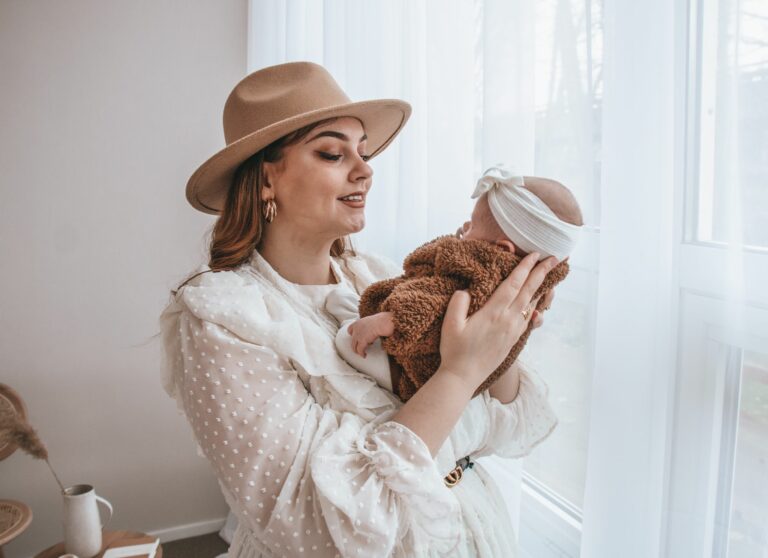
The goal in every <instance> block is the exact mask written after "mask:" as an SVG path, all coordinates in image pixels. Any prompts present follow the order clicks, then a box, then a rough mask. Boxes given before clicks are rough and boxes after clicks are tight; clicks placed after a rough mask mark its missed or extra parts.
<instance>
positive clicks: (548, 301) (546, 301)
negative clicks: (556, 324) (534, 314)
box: [541, 289, 555, 310]
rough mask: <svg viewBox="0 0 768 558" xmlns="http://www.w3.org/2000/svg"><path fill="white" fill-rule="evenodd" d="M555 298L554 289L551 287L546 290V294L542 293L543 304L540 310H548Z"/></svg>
mask: <svg viewBox="0 0 768 558" xmlns="http://www.w3.org/2000/svg"><path fill="white" fill-rule="evenodd" d="M554 299H555V289H551V290H550V291H548V292H547V294H545V295H544V304H543V305H542V308H541V309H542V310H549V307H550V306H552V301H553V300H554Z"/></svg>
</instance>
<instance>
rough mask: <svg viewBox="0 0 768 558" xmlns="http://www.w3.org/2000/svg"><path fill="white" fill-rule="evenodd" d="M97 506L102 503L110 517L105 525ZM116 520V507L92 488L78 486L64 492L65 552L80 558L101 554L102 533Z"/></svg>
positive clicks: (89, 486) (89, 557) (88, 485)
mask: <svg viewBox="0 0 768 558" xmlns="http://www.w3.org/2000/svg"><path fill="white" fill-rule="evenodd" d="M97 502H101V503H102V504H103V505H104V506H105V507H106V508H107V510H109V517H108V518H107V520H106V521H105V522H104V524H102V523H101V518H100V517H99V508H98V505H97ZM110 519H112V504H110V503H109V502H108V501H107V500H105V499H104V498H102V497H101V496H97V495H96V492H95V491H94V490H93V487H92V486H91V485H90V484H76V485H74V486H70V487H69V488H66V489H65V490H64V551H65V552H70V553H72V554H76V555H77V556H79V557H80V558H93V556H96V555H97V554H98V553H99V552H101V545H102V540H101V529H102V528H103V527H104V525H106V524H107V523H108V522H109V520H110Z"/></svg>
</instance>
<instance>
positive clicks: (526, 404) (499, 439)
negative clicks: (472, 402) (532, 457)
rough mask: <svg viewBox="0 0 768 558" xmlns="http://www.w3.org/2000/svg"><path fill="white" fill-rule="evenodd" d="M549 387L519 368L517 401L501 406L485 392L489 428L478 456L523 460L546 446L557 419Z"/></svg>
mask: <svg viewBox="0 0 768 558" xmlns="http://www.w3.org/2000/svg"><path fill="white" fill-rule="evenodd" d="M548 396H549V387H548V386H547V384H546V383H545V382H544V380H543V379H542V378H541V376H539V374H538V373H537V372H535V371H534V370H533V369H530V368H528V367H526V366H523V365H522V364H521V365H520V387H519V391H518V394H517V397H515V399H513V400H512V401H510V402H509V403H502V402H501V401H499V400H498V399H496V398H495V397H493V396H491V395H490V393H489V391H488V390H485V391H483V392H482V398H483V401H484V403H485V405H486V409H487V413H488V420H489V427H488V429H487V431H486V437H485V440H484V442H483V443H482V444H481V446H480V447H479V448H478V450H477V455H478V456H483V455H498V456H500V457H524V456H526V455H528V454H529V453H531V451H532V450H533V448H534V447H536V446H537V445H538V444H540V443H541V442H543V441H544V440H545V439H546V438H547V437H548V436H549V435H550V434H551V433H552V432H553V431H554V429H555V427H556V426H557V424H558V418H557V416H556V415H555V412H554V410H553V409H552V407H551V406H550V404H549V399H548Z"/></svg>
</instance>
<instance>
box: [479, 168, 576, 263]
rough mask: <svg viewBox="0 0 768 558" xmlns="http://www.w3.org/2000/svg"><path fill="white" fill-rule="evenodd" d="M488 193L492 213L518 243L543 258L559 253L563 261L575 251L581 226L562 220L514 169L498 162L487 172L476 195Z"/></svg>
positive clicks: (526, 250) (502, 227)
mask: <svg viewBox="0 0 768 558" xmlns="http://www.w3.org/2000/svg"><path fill="white" fill-rule="evenodd" d="M486 193H487V195H488V205H489V206H490V208H491V213H492V214H493V216H494V218H495V219H496V222H497V223H498V224H499V227H501V230H502V231H504V234H506V235H507V237H508V238H509V240H511V241H512V242H513V243H514V244H515V246H518V247H519V248H520V249H521V250H523V251H525V252H528V253H529V254H530V253H531V252H538V253H539V254H541V257H540V258H539V260H543V259H546V258H548V257H549V256H555V257H556V258H557V259H558V261H562V260H563V259H565V258H566V257H567V256H568V255H569V254H570V253H571V252H572V251H573V247H574V246H575V245H576V241H577V239H578V235H579V231H580V230H581V227H579V226H577V225H572V224H571V223H566V222H565V221H562V220H561V219H560V218H559V217H558V216H557V215H555V214H554V212H553V211H552V210H551V209H549V207H548V206H547V205H546V204H545V203H544V202H543V201H541V199H540V198H539V197H538V196H536V195H535V194H534V193H533V192H531V191H530V190H528V189H527V188H525V181H524V180H523V177H522V176H520V175H519V174H517V173H516V172H515V171H514V170H513V169H511V168H509V167H507V166H506V165H503V164H498V165H495V166H493V167H491V168H489V169H488V170H487V171H485V172H484V173H483V176H482V177H481V178H480V179H479V180H478V181H477V186H476V187H475V191H474V192H473V193H472V198H473V199H474V198H479V197H480V196H482V195H483V194H486Z"/></svg>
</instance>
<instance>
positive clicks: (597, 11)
mask: <svg viewBox="0 0 768 558" xmlns="http://www.w3.org/2000/svg"><path fill="white" fill-rule="evenodd" d="M602 14H603V10H602V1H596V0H587V1H583V0H578V1H577V0H570V1H567V0H566V1H564V0H541V1H538V2H536V21H535V26H536V42H535V51H536V70H535V72H536V76H535V80H536V84H535V108H536V132H535V133H536V147H535V149H536V151H535V172H536V175H537V176H546V177H549V178H554V179H556V180H558V181H560V182H562V183H563V184H565V185H566V186H567V187H568V188H570V189H571V190H572V191H573V192H574V194H575V195H576V197H577V199H578V200H579V202H580V204H581V206H582V213H583V215H584V220H585V223H586V224H587V225H591V226H595V227H596V226H598V224H599V208H598V206H597V196H596V193H597V191H598V188H599V186H600V161H599V153H600V130H601V100H602V95H603V91H602V88H603V79H602V69H603V64H602V59H603V19H602Z"/></svg>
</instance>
